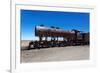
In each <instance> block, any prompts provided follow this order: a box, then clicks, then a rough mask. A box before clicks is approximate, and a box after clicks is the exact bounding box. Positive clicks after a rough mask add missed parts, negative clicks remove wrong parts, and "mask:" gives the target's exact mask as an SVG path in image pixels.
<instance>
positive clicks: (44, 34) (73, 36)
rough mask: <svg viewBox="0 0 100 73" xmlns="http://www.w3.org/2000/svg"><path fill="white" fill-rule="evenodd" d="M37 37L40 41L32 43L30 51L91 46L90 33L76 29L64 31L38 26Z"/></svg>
mask: <svg viewBox="0 0 100 73" xmlns="http://www.w3.org/2000/svg"><path fill="white" fill-rule="evenodd" d="M35 36H36V37H38V38H39V40H38V41H37V40H36V41H30V42H29V46H28V49H29V50H30V49H40V48H49V47H64V46H76V45H89V33H85V32H82V31H79V30H75V29H72V30H63V29H60V28H55V27H51V28H50V27H45V26H36V27H35ZM43 38H44V39H43ZM48 38H49V40H48ZM61 38H62V40H61Z"/></svg>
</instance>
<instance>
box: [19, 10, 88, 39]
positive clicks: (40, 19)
mask: <svg viewBox="0 0 100 73" xmlns="http://www.w3.org/2000/svg"><path fill="white" fill-rule="evenodd" d="M89 20H90V16H89V13H83V12H81V13H80V12H60V11H59V12H58V11H39V10H21V39H22V40H35V39H36V37H35V33H34V30H35V26H36V25H41V24H43V25H44V26H47V27H51V26H54V27H59V28H61V29H64V30H71V29H77V30H81V31H84V32H89V27H90V26H89V24H90V23H89Z"/></svg>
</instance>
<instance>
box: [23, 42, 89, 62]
mask: <svg viewBox="0 0 100 73" xmlns="http://www.w3.org/2000/svg"><path fill="white" fill-rule="evenodd" d="M24 43H25V42H24ZM26 49H27V48H25V45H24V48H23V50H21V63H31V62H51V61H75V60H88V59H89V46H87V45H86V46H67V47H54V48H43V49H31V50H26Z"/></svg>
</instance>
